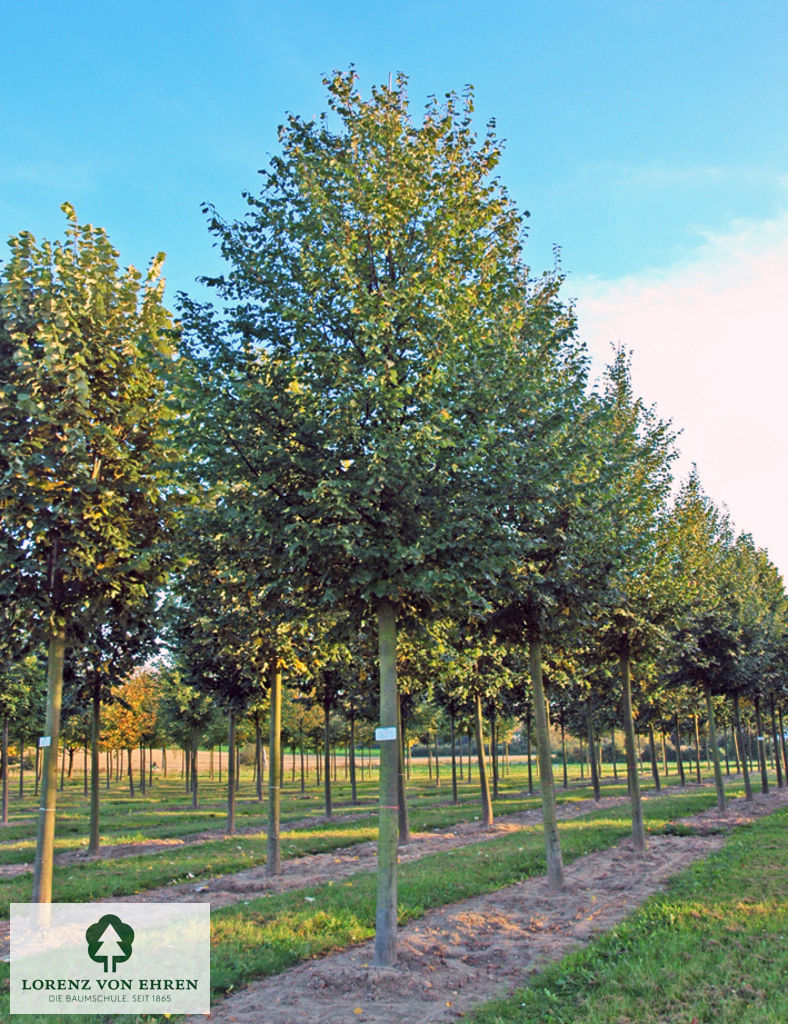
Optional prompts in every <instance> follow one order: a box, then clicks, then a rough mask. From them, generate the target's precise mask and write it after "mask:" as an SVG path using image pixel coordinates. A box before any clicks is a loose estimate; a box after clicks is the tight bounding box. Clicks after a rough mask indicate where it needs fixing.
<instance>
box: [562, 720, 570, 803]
mask: <svg viewBox="0 0 788 1024" xmlns="http://www.w3.org/2000/svg"><path fill="white" fill-rule="evenodd" d="M561 761H562V763H563V766H564V789H569V769H568V765H567V763H566V726H565V724H564V713H563V711H562V712H561Z"/></svg>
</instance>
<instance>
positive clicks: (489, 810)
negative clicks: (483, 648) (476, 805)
mask: <svg viewBox="0 0 788 1024" xmlns="http://www.w3.org/2000/svg"><path fill="white" fill-rule="evenodd" d="M473 724H474V732H475V733H476V759H477V761H478V764H479V788H480V793H481V798H482V821H483V822H484V824H485V825H492V823H493V806H492V800H491V799H490V781H489V779H488V777H487V759H486V757H485V756H484V733H483V729H484V724H483V719H482V699H481V697H480V696H479V695H478V694H477V695H476V706H475V709H474V718H473Z"/></svg>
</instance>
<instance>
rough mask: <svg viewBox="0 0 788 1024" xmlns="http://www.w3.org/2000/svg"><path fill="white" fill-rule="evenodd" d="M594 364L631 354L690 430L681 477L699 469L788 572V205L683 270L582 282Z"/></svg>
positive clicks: (670, 414)
mask: <svg viewBox="0 0 788 1024" xmlns="http://www.w3.org/2000/svg"><path fill="white" fill-rule="evenodd" d="M570 287H571V290H572V292H573V294H574V295H575V296H576V298H577V312H578V319H579V325H580V332H581V334H582V336H583V337H584V338H585V339H586V341H587V343H588V345H589V348H590V350H591V353H592V355H593V357H594V360H595V363H596V364H597V365H598V366H601V365H602V364H603V363H604V362H607V361H608V360H609V358H610V344H611V342H612V343H618V342H621V343H622V344H624V345H625V346H626V347H627V348H629V349H632V351H633V360H632V374H633V383H634V386H635V389H636V391H637V393H638V394H640V395H642V396H643V398H644V399H645V400H646V401H647V402H649V403H655V404H656V406H657V408H658V410H659V412H660V415H662V416H663V417H664V418H669V419H671V420H672V421H673V424H674V426H675V427H676V428H681V429H682V431H683V432H682V435H681V438H680V440H679V447H680V449H681V452H682V462H681V464H680V466H679V472H680V473H682V474H686V472H687V471H688V468H689V465H690V464H691V463H692V462H696V463H697V464H698V469H699V472H700V476H701V480H702V482H703V485H704V487H705V489H706V491H707V492H708V493H709V495H710V496H711V497H712V498H713V499H714V501H715V502H717V504H720V505H723V504H724V505H726V506H727V507H728V508H729V510H730V512H731V515H732V517H733V520H734V522H735V524H736V527H737V528H738V529H739V530H746V531H747V532H749V533H752V534H753V537H754V539H755V542H756V544H758V545H759V546H761V547H765V548H767V549H768V550H769V554H770V556H771V558H772V560H773V561H774V562H775V563H776V564H777V566H778V567H779V568H780V569H781V571H782V573H783V576H784V577H785V576H788V533H786V522H788V414H787V413H788V395H787V394H786V388H787V385H788V212H786V213H784V214H783V215H781V216H780V217H778V218H776V219H774V220H771V221H764V222H757V223H755V222H749V223H747V222H740V223H736V224H733V225H732V226H731V228H730V230H729V231H728V232H727V233H725V234H709V235H707V236H705V241H704V243H703V244H702V245H701V246H700V247H699V249H698V250H697V251H696V252H695V253H694V254H693V256H692V258H691V259H689V260H687V261H685V262H683V263H682V264H681V265H680V266H672V267H669V268H661V269H658V270H653V271H650V272H644V273H639V274H637V275H633V276H631V277H625V278H623V279H620V280H615V281H604V280H600V279H595V278H587V279H583V280H580V279H573V280H572V282H571V285H570Z"/></svg>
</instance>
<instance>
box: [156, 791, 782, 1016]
mask: <svg viewBox="0 0 788 1024" xmlns="http://www.w3.org/2000/svg"><path fill="white" fill-rule="evenodd" d="M786 805H788V790H776V791H773V792H772V793H770V794H768V795H765V796H764V795H760V796H756V797H755V798H754V799H753V800H752V801H751V802H747V801H745V800H743V799H742V800H735V801H731V804H730V806H729V808H728V810H727V811H726V812H724V813H720V812H718V811H717V810H716V809H713V810H710V811H705V812H703V813H702V814H698V815H694V816H692V817H691V818H685V819H684V821H685V823H687V824H690V825H693V826H694V827H695V828H696V829H699V830H700V833H701V834H696V835H690V836H669V835H660V836H653V837H650V838H649V840H648V850H647V853H646V855H645V856H642V857H637V856H636V855H635V854H634V853H633V851H632V848H631V844H630V843H629V841H625V842H622V843H620V844H619V845H617V846H615V847H613V848H611V849H608V850H603V851H598V852H596V853H592V854H589V855H587V856H585V857H582V858H579V859H578V860H576V861H574V862H573V863H572V864H570V865H569V866H568V867H567V868H566V880H567V887H566V891H564V892H562V893H559V894H555V893H551V892H550V890H549V888H548V886H547V881H546V879H545V878H544V877H541V878H535V879H530V880H528V881H526V882H522V883H520V884H518V885H514V886H510V887H508V888H505V889H501V890H499V891H497V892H494V893H491V894H489V895H487V896H482V897H478V898H475V899H472V900H467V901H465V902H463V903H458V904H454V905H452V906H449V907H444V908H441V909H439V910H435V911H431V912H430V913H428V914H427V915H425V916H424V917H422V918H420V919H419V920H418V921H415V922H413V923H412V924H410V925H408V926H407V927H405V928H402V929H401V931H400V937H399V945H398V949H399V955H398V961H397V965H396V967H394V968H385V969H383V968H374V967H372V966H371V962H372V943H371V942H366V943H363V944H360V945H358V946H354V947H352V948H350V949H347V950H343V951H341V952H338V953H334V954H330V955H328V956H325V957H322V958H320V959H317V960H313V961H310V962H308V963H305V964H301V965H300V966H298V967H295V968H293V969H291V970H289V971H286V972H284V973H283V974H278V975H276V976H275V977H272V978H268V979H265V980H262V981H259V982H255V983H252V984H250V985H249V986H247V987H246V988H245V989H243V990H242V991H240V992H238V993H235V994H233V995H231V996H228V997H226V998H224V999H223V1000H221V1001H220V1002H218V1003H217V1004H216V1006H215V1008H214V1010H213V1012H212V1013H211V1015H210V1018H209V1019H210V1020H211V1021H212V1022H213V1024H300V1022H306V1024H347V1022H348V1021H361V1022H364V1024H447V1022H450V1021H454V1020H456V1019H457V1018H458V1017H461V1016H463V1015H464V1014H466V1013H467V1012H468V1011H470V1010H471V1009H472V1008H473V1007H474V1006H475V1005H478V1004H479V1003H482V1002H485V1001H487V1000H488V999H491V998H493V997H495V996H497V995H503V994H505V993H507V992H510V991H511V990H512V989H514V988H516V987H517V986H518V985H522V984H523V983H524V982H525V981H527V979H528V977H529V975H531V974H533V973H534V972H535V971H537V970H539V969H540V968H541V967H543V966H544V965H546V964H547V963H549V962H550V961H553V960H557V959H559V958H561V957H562V956H564V955H565V954H566V953H567V952H569V951H570V950H571V949H574V948H577V947H578V946H580V945H582V944H584V943H587V942H588V941H589V940H590V939H591V938H592V937H593V936H594V935H596V934H598V933H599V932H602V931H606V930H608V929H610V928H611V927H613V926H614V925H615V924H617V923H618V922H619V921H621V920H622V919H623V918H624V917H626V916H627V915H628V914H629V913H631V912H632V911H633V910H634V909H635V908H637V907H638V906H639V905H640V904H641V903H643V901H644V900H645V899H646V898H647V897H648V896H650V895H651V894H652V893H654V892H656V891H657V890H658V889H660V888H661V887H662V886H663V885H664V883H665V882H666V881H667V880H668V879H669V878H670V877H671V876H673V875H675V874H677V873H679V872H681V871H682V870H684V869H685V868H686V867H688V866H689V865H690V864H692V863H693V862H694V861H696V860H699V859H701V858H704V857H707V856H708V855H709V854H710V853H711V852H712V851H714V850H716V849H718V848H719V847H720V846H721V845H722V843H723V842H724V837H723V836H722V835H721V834H719V833H720V830H723V829H725V830H727V829H730V828H733V827H734V826H736V825H741V824H744V823H746V822H749V821H752V820H754V819H755V818H757V817H760V816H761V815H763V814H769V813H772V812H774V811H776V810H778V809H779V808H781V807H784V806H786ZM475 838H476V840H477V841H478V832H477V834H476V837H475ZM356 867H357V868H358V864H357V865H356ZM146 895H147V894H146ZM203 1020H205V1018H204V1017H193V1018H187V1024H198V1022H199V1021H203Z"/></svg>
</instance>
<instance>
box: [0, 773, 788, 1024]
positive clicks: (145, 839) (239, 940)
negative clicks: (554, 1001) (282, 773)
mask: <svg viewBox="0 0 788 1024" xmlns="http://www.w3.org/2000/svg"><path fill="white" fill-rule="evenodd" d="M524 774H525V773H524V766H516V765H513V771H512V774H511V775H509V776H507V777H506V778H505V779H503V780H502V786H501V794H500V799H499V800H498V801H497V802H496V814H497V815H499V816H501V819H500V821H499V823H498V825H497V828H496V829H493V830H482V828H481V826H480V825H479V824H478V822H476V823H474V819H475V818H477V817H478V798H477V794H476V788H475V781H474V782H473V783H472V784H471V785H468V784H467V783H465V784H464V785H463V786H462V788H461V803H460V805H459V806H457V807H454V806H452V805H451V803H450V799H451V789H450V787H448V788H447V786H446V785H445V784H444V785H443V786H441V787H440V788H437V787H436V786H435V784H434V781H432V782H430V780H429V779H427V778H425V775H426V771H425V770H424V769H423V766H421V765H419V766H417V768H416V770H415V772H414V777H413V779H412V781H411V785H410V787H409V798H410V807H411V828H412V832H413V833H414V839H413V842H412V843H411V844H408V846H406V847H404V848H403V849H402V851H401V860H402V862H403V863H402V867H401V870H400V919H401V923H402V924H403V925H405V924H406V922H408V921H416V920H419V919H421V918H422V917H423V916H424V915H425V914H427V913H428V912H430V911H433V910H436V909H438V908H441V907H444V906H447V905H451V904H455V903H457V901H462V900H470V899H474V898H480V897H483V896H485V895H489V894H492V895H491V896H490V898H492V899H495V893H497V892H498V891H499V890H502V889H504V888H506V887H510V886H512V885H517V884H522V883H523V880H525V879H536V878H538V877H539V876H540V875H541V874H542V872H543V871H544V850H543V841H542V835H541V827H540V825H539V810H538V808H539V798H538V793H537V794H536V795H535V796H534V797H529V796H528V793H527V789H525V785H526V782H525V777H524ZM650 781H651V780H650V778H646V777H644V778H643V783H644V786H645V787H648V786H649V783H650ZM669 781H670V782H672V783H675V782H676V777H675V775H674V776H672V777H671V779H670V780H669ZM376 785H377V783H376V780H369V781H368V782H365V783H364V784H363V785H361V786H360V787H359V797H360V800H361V801H362V802H361V805H360V806H358V807H350V806H348V805H349V793H348V791H347V786H346V784H345V783H344V782H343V781H342V780H340V781H339V782H338V783H337V785H336V787H335V790H334V796H335V801H336V802H335V813H336V817H335V820H333V821H330V822H329V821H326V820H325V819H324V818H323V814H322V812H323V807H322V802H321V794H320V793H319V792H318V791H317V790H315V789H314V788H313V789H312V790H311V791H309V792H308V793H307V794H306V796H305V798H302V797H301V794H300V792H299V791H298V789H297V788H296V789H295V790H294V789H293V788H292V787H290V788H286V791H285V798H284V800H283V819H284V820H285V821H287V822H289V824H286V825H285V827H284V828H283V833H284V835H283V856H284V857H286V858H287V859H286V860H285V862H284V874H283V876H282V879H281V881H279V880H273V883H272V881H271V880H269V881H268V882H266V881H265V880H264V874H263V871H262V869H261V868H260V867H259V866H260V865H262V864H264V860H265V834H264V828H263V827H262V826H263V815H264V808H262V807H261V806H260V804H259V803H258V802H257V801H256V799H254V798H253V797H252V798H250V796H249V795H248V794H249V793H250V791H252V785H251V781H250V779H249V778H248V777H245V778H244V779H242V782H241V801H240V802H239V812H241V811H242V810H243V815H242V814H241V813H239V817H238V820H239V822H240V823H241V829H242V833H241V834H237V835H234V836H227V835H225V834H224V832H223V831H222V826H223V824H224V820H223V819H224V814H223V809H222V802H221V797H222V790H221V789H219V787H218V781H216V782H214V784H213V786H212V785H211V783H210V782H206V783H205V785H204V786H203V790H202V798H201V802H202V806H201V807H199V808H197V809H196V811H195V809H193V808H192V807H191V806H190V805H188V804H186V803H184V800H183V797H184V794H183V789H182V784H181V783H180V782H179V780H177V779H170V780H167V781H166V783H165V781H164V780H160V781H157V783H155V784H154V788H153V790H152V791H150V792H149V793H148V794H146V796H145V797H135V798H134V800H130V799H129V798H128V797H127V796H126V797H124V796H123V795H122V794H120V793H118V792H113V791H110V799H109V800H108V801H107V806H106V808H105V809H104V813H103V819H102V820H103V822H104V838H105V842H106V843H108V844H109V843H113V844H117V843H119V842H121V841H125V842H127V843H128V842H129V841H132V843H133V845H134V847H135V848H134V849H132V850H131V851H129V850H123V849H117V850H115V853H114V856H111V857H103V858H102V859H100V860H97V861H86V860H85V858H84V856H82V855H81V854H80V853H78V852H76V851H77V849H78V846H79V843H80V842H81V838H80V833H81V834H82V835H84V825H85V820H86V819H85V808H84V801H83V798H82V796H81V785H80V784H78V783H77V782H75V783H73V784H72V785H71V787H69V786H68V785H67V786H66V789H65V790H64V793H63V794H61V797H62V802H61V805H60V806H61V807H63V810H64V825H65V826H66V831H65V835H62V837H61V842H63V841H64V845H62V846H61V847H60V849H61V856H63V857H65V858H66V860H67V863H61V864H60V865H59V866H58V867H57V868H56V872H55V892H54V896H53V898H54V899H55V900H73V901H89V900H92V899H99V898H108V897H110V896H115V897H117V896H122V897H124V898H127V899H135V898H136V899H139V898H147V899H156V900H167V899H184V898H188V899H192V900H193V899H202V900H207V901H209V902H211V903H212V905H214V912H213V915H212V920H213V925H212V927H213V943H214V946H213V955H212V982H213V987H214V991H215V995H216V996H220V995H221V994H222V993H233V992H234V991H237V990H238V989H239V987H242V986H243V985H245V984H247V983H248V982H249V981H252V980H253V979H255V978H259V977H264V976H278V975H279V974H280V972H282V971H283V970H285V969H286V968H288V967H290V966H291V965H293V964H297V963H299V962H302V961H307V960H309V959H311V958H313V957H315V956H320V955H322V954H325V953H326V952H328V951H331V950H336V949H339V948H342V947H345V946H348V945H349V944H353V943H358V942H360V941H362V940H365V939H366V938H368V937H369V935H371V934H372V931H373V929H374V844H373V843H371V840H372V839H373V838H374V836H375V830H376V820H375V814H374V812H375V807H374V801H375V798H376ZM244 790H246V793H247V796H246V797H244ZM524 790H525V791H524ZM647 791H648V790H647ZM729 793H730V795H731V796H734V797H735V796H739V795H741V793H742V787H741V786H740V785H739V783H738V782H737V781H736V780H730V783H729ZM775 795H776V794H775ZM603 796H604V801H603V803H604V804H605V806H600V805H598V804H594V803H593V802H592V801H591V800H590V797H591V793H590V791H589V789H588V788H587V787H585V786H583V785H581V784H580V780H579V779H573V780H572V785H571V786H570V788H569V789H568V790H566V791H563V790H560V789H559V799H560V800H561V801H562V810H561V813H562V816H563V817H564V818H565V820H564V821H563V822H562V824H561V830H562V846H563V850H564V857H565V861H566V862H567V863H570V862H572V861H575V860H578V859H582V858H584V857H586V856H588V855H589V854H590V853H592V852H593V851H605V850H611V849H613V848H614V847H615V846H616V844H618V843H620V842H621V841H622V840H625V838H626V836H627V835H628V833H629V822H628V804H627V802H626V799H625V797H626V786H625V785H623V784H622V781H621V779H619V781H618V783H615V781H614V780H613V779H608V785H606V787H605V789H604V793H603ZM714 804H715V798H714V792H713V787H710V786H708V785H707V786H705V787H703V788H699V787H695V786H693V787H688V789H686V790H684V791H679V792H674V791H671V792H669V793H667V794H664V795H660V796H656V795H655V794H653V793H652V794H651V795H650V797H649V799H648V800H647V801H646V803H645V814H646V821H647V827H648V830H649V833H650V834H651V835H655V836H662V837H665V836H666V835H671V834H673V838H674V839H676V838H679V839H680V837H681V834H682V833H683V832H687V831H688V830H687V829H683V828H682V827H681V826H679V825H677V824H676V822H677V820H678V819H680V818H682V817H686V816H687V815H692V814H697V813H699V812H702V811H708V809H709V808H713V806H714ZM14 810H15V811H16V812H17V814H16V815H15V819H16V820H15V821H14V823H13V824H12V825H10V826H9V827H8V829H7V830H6V832H5V835H6V836H8V838H9V840H10V841H9V842H6V843H4V844H3V848H2V851H1V854H2V857H3V861H4V865H2V866H0V871H7V872H9V875H10V876H9V877H2V875H1V874H0V909H3V910H6V911H7V907H8V904H9V903H10V902H13V901H20V902H24V901H27V900H28V899H29V885H30V877H29V874H27V873H26V872H25V871H24V868H23V865H22V863H20V861H21V856H22V853H23V852H25V851H26V850H28V849H29V847H28V845H27V844H29V842H30V829H31V824H30V823H31V822H32V819H31V817H30V812H31V811H32V810H34V807H33V806H32V804H31V805H30V806H28V808H24V807H23V806H19V805H18V806H16V807H15V808H14ZM129 818H131V819H133V824H132V823H130V822H129ZM25 819H27V820H25ZM168 826H170V828H169V829H168ZM59 831H60V829H59ZM168 831H169V835H168ZM26 833H27V834H26ZM173 833H175V834H173ZM12 836H13V838H12ZM165 838H174V839H175V840H176V841H175V842H174V843H170V844H168V845H166V846H162V845H160V844H161V841H162V840H163V839H165ZM187 840H188V841H187ZM146 843H148V844H150V845H147V846H146V845H143V844H146ZM142 851H145V852H142ZM151 851H152V852H151ZM20 871H21V872H22V873H19V872H20ZM255 872H257V874H255ZM316 880H318V881H317V882H316ZM198 888H202V889H203V890H204V892H203V893H202V894H197V893H196V892H195V890H196V889H198ZM227 893H229V894H230V895H229V897H227V898H225V897H226V894H227ZM220 897H221V898H220ZM219 904H226V905H225V906H224V907H223V909H216V906H217V905H219ZM220 1005H221V1004H220ZM6 1006H7V1004H6ZM507 1012H508V1011H507ZM217 1013H218V1008H217ZM13 1019H15V1020H20V1021H23V1020H25V1019H26V1018H24V1017H18V1018H13ZM30 1019H31V1020H33V1019H35V1018H30ZM44 1019H45V1018H41V1020H42V1021H43V1020H44ZM51 1019H52V1018H46V1020H51ZM70 1019H73V1020H75V1021H78V1020H80V1019H82V1020H91V1019H95V1020H98V1019H102V1018H91V1017H88V1016H83V1017H72V1018H70ZM103 1019H106V1018H103ZM119 1019H120V1020H125V1021H132V1020H133V1018H131V1017H128V1016H127V1017H123V1018H119ZM142 1019H143V1018H140V1020H142ZM228 1019H229V1018H228ZM239 1019H240V1018H239ZM302 1019H309V1018H302ZM354 1019H361V1020H363V1019H365V1018H364V1017H363V1016H360V1015H356V1016H355V1018H354ZM369 1019H373V1018H369ZM374 1019H377V1018H374ZM391 1019H392V1020H394V1019H395V1018H391ZM396 1019H399V1018H396ZM402 1019H403V1020H404V1019H405V1018H402ZM500 1019H501V1020H503V1019H506V1018H500ZM532 1019H533V1018H532ZM545 1019H548V1018H545ZM559 1019H562V1018H556V1020H559ZM592 1019H593V1020H596V1018H589V1020H592ZM753 1019H755V1018H753ZM766 1019H767V1018H764V1020H766ZM315 1020H316V1021H317V1018H315ZM320 1024H323V1021H322V1019H321V1021H320Z"/></svg>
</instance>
